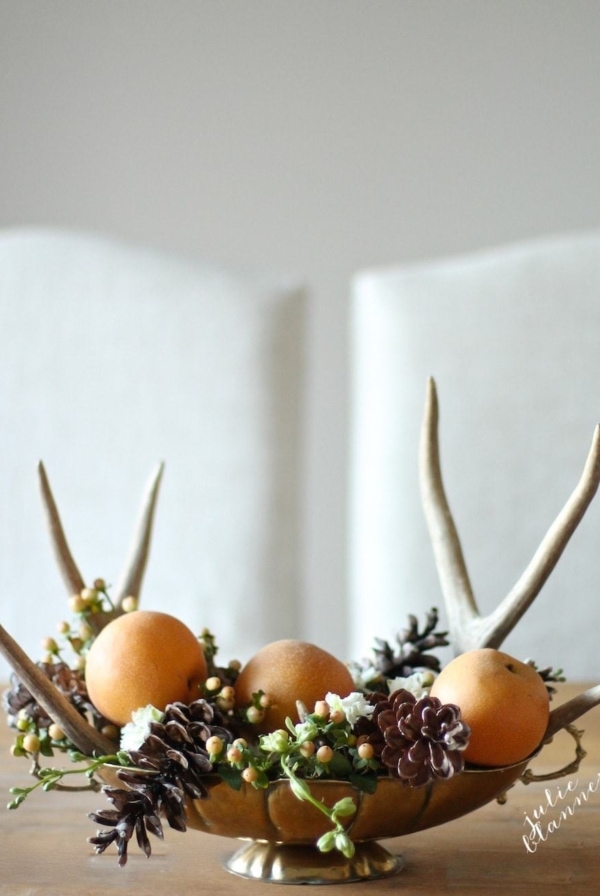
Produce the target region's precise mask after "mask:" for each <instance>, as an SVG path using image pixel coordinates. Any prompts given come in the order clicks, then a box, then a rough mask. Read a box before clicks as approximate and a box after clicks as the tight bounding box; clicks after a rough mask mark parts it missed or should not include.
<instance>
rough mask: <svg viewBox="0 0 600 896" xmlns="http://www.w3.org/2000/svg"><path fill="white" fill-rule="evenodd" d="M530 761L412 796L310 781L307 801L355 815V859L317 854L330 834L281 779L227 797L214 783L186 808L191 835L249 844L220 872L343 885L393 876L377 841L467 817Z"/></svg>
mask: <svg viewBox="0 0 600 896" xmlns="http://www.w3.org/2000/svg"><path fill="white" fill-rule="evenodd" d="M530 759H531V757H528V758H527V759H525V760H523V761H522V762H520V763H518V764H516V765H511V766H506V767H503V768H491V769H474V768H468V769H466V770H465V771H464V772H462V774H460V775H455V776H454V777H453V778H450V779H449V780H440V779H436V780H435V781H433V782H431V783H430V784H428V785H426V786H424V787H420V788H413V787H408V786H407V785H405V784H402V783H401V782H400V781H399V780H397V779H394V778H381V779H380V780H379V781H378V784H377V789H376V790H375V793H373V794H367V793H363V792H362V791H359V790H358V789H357V788H355V787H353V786H352V785H351V784H348V783H345V782H342V781H311V782H310V788H311V792H312V795H313V796H314V797H315V798H316V799H318V800H322V801H323V802H324V803H325V804H326V805H327V806H329V807H331V806H333V805H334V803H336V802H337V801H338V800H340V799H342V798H343V797H347V796H350V797H351V798H352V799H353V800H354V802H355V803H356V805H357V811H356V813H355V814H354V815H353V816H351V817H349V818H347V819H345V821H346V822H347V823H346V825H345V828H346V831H347V833H348V834H349V836H350V837H351V838H352V840H353V842H354V844H355V847H356V852H355V854H354V856H353V858H351V859H346V858H345V857H344V856H342V855H341V854H340V853H337V852H330V853H321V852H319V850H318V849H317V848H316V846H315V843H316V841H317V840H318V838H319V837H320V836H321V835H322V834H324V833H325V832H326V831H328V830H330V829H331V825H330V823H329V821H328V819H327V818H326V817H325V816H324V815H323V814H322V813H320V812H318V811H317V810H316V809H315V808H314V806H311V805H310V803H306V802H301V801H299V800H298V799H297V797H296V796H294V794H293V792H292V789H291V787H290V784H289V781H287V779H281V780H277V781H274V782H272V783H271V784H270V785H269V786H268V787H267V788H266V789H264V790H263V789H255V788H254V787H252V786H251V785H249V784H243V785H242V788H241V789H240V790H233V789H231V788H230V787H229V786H228V785H227V784H225V783H224V782H223V781H221V780H220V779H215V782H214V783H213V782H211V785H210V787H209V794H208V797H207V798H206V799H202V800H193V801H190V802H189V804H188V806H187V815H188V824H189V827H190V828H193V829H195V830H198V831H203V832H204V833H207V834H218V835H220V836H222V837H234V838H238V839H242V840H248V841H250V842H249V843H247V844H245V845H244V846H242V847H241V848H240V849H239V850H238V851H237V852H236V853H235V854H234V855H233V856H231V858H229V859H228V861H227V862H226V864H225V866H226V868H227V869H228V870H229V871H231V872H233V873H234V874H237V875H240V876H242V877H246V878H250V879H253V880H261V881H263V882H272V883H290V884H300V883H314V884H317V883H320V884H325V883H346V882H350V881H358V880H369V879H374V878H378V877H388V876H390V875H392V874H396V873H397V872H398V871H399V870H400V869H401V868H402V867H403V865H404V860H403V859H402V858H401V857H399V856H396V855H393V854H392V853H390V852H389V851H388V850H386V849H384V848H383V847H382V846H381V845H380V844H379V843H377V842H376V841H378V840H382V839H387V838H391V837H400V836H403V835H405V834H412V833H415V832H416V831H421V830H424V829H426V828H431V827H435V826H436V825H440V824H444V823H445V822H447V821H452V820H453V819H455V818H459V817H460V816H461V815H466V814H468V813H469V812H473V811H474V810H475V809H478V808H479V807H480V806H483V805H485V804H486V803H489V802H491V801H492V800H493V799H496V798H498V797H501V796H502V795H503V794H504V793H505V792H506V791H507V790H508V788H509V787H510V786H511V785H512V784H514V782H515V781H516V780H517V779H518V778H519V777H520V776H521V775H522V774H523V772H524V771H525V769H526V767H527V764H528V763H529V761H530Z"/></svg>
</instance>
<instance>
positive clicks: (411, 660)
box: [356, 607, 449, 688]
mask: <svg viewBox="0 0 600 896" xmlns="http://www.w3.org/2000/svg"><path fill="white" fill-rule="evenodd" d="M437 624H438V611H437V609H436V608H435V607H433V608H432V609H431V610H430V611H429V613H428V614H427V618H426V621H425V626H424V628H423V631H421V632H420V631H419V624H418V620H417V617H416V616H413V615H412V614H411V615H409V617H408V626H407V627H406V628H404V629H402V631H400V632H398V634H397V635H396V645H391V644H390V643H389V641H385V640H383V639H382V638H376V639H375V647H374V648H373V659H365V660H363V661H362V662H361V663H358V664H356V665H357V670H358V672H359V674H360V673H362V674H364V673H366V672H369V671H372V670H374V671H375V672H376V673H377V675H376V676H375V677H371V678H370V679H369V681H368V682H367V686H371V687H373V688H375V687H377V686H378V683H381V681H382V680H383V679H386V678H407V677H408V676H409V675H412V673H413V672H414V671H415V670H416V669H431V671H433V672H439V671H440V668H441V664H440V660H439V659H438V657H437V656H434V655H433V654H431V653H429V651H430V650H433V649H435V648H436V647H446V646H447V645H448V643H449V642H448V639H447V637H446V636H447V634H448V633H447V632H436V631H435V629H436V627H437Z"/></svg>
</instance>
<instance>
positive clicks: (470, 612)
mask: <svg viewBox="0 0 600 896" xmlns="http://www.w3.org/2000/svg"><path fill="white" fill-rule="evenodd" d="M438 419H439V410H438V400H437V390H436V386H435V381H434V379H433V378H430V379H429V381H428V383H427V395H426V400H425V413H424V416H423V425H422V429H421V443H420V448H419V474H420V475H419V481H420V486H421V500H422V503H423V510H424V511H425V517H426V520H427V524H428V527H429V533H430V536H431V542H432V546H433V552H434V556H435V562H436V566H437V570H438V576H439V579H440V585H441V587H442V593H443V595H444V601H445V604H446V611H447V613H448V627H449V629H450V637H451V642H452V645H453V647H454V649H455V651H456V652H457V653H463V652H464V651H466V650H470V649H472V646H473V645H472V644H471V640H472V638H471V631H472V625H473V621H474V620H477V619H478V618H479V612H478V609H477V603H476V601H475V596H474V594H473V589H472V588H471V583H470V580H469V574H468V572H467V566H466V563H465V560H464V556H463V552H462V548H461V545H460V540H459V537H458V532H457V529H456V525H455V523H454V520H453V518H452V514H451V512H450V507H449V505H448V500H447V498H446V493H445V491H444V485H443V482H442V473H441V469H440V455H439V442H438Z"/></svg>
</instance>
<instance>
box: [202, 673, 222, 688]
mask: <svg viewBox="0 0 600 896" xmlns="http://www.w3.org/2000/svg"><path fill="white" fill-rule="evenodd" d="M204 687H205V688H206V690H207V691H218V690H219V689H220V687H221V679H220V678H218V677H217V676H216V675H213V676H211V677H210V678H207V679H206V681H205V683H204Z"/></svg>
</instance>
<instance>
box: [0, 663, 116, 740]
mask: <svg viewBox="0 0 600 896" xmlns="http://www.w3.org/2000/svg"><path fill="white" fill-rule="evenodd" d="M36 665H37V667H38V669H40V671H41V672H43V674H44V675H45V676H46V678H47V679H48V680H49V681H51V682H52V684H53V685H54V686H55V687H56V688H57V689H58V690H59V691H60V692H61V694H62V695H63V696H64V697H66V699H67V700H68V701H69V703H70V704H71V705H72V706H74V707H75V709H76V710H77V712H78V713H79V714H80V715H81V716H83V717H84V718H88V720H91V722H92V723H93V725H94V726H95V727H96V728H97V729H98V730H100V729H101V728H102V727H103V726H105V725H107V724H108V720H107V719H106V718H105V717H104V716H102V715H101V714H100V713H99V712H98V710H97V709H96V707H95V706H94V705H93V703H92V701H91V700H90V698H89V695H88V692H87V687H86V684H85V680H84V676H83V674H82V673H81V672H80V671H79V670H77V669H71V668H70V667H69V666H68V665H67V664H66V663H63V662H56V663H42V662H39V663H37V664H36ZM10 681H11V687H10V689H9V690H7V691H5V693H4V694H3V698H2V702H3V708H4V710H5V712H6V713H7V716H8V723H9V725H12V726H14V725H15V724H16V721H17V717H18V713H19V711H20V710H24V711H25V712H26V714H27V716H28V718H30V719H31V720H32V721H33V722H35V724H36V725H37V726H38V728H48V727H49V725H51V724H52V722H53V719H51V718H50V716H49V715H48V713H47V712H46V710H45V709H44V708H43V707H42V706H40V704H39V703H38V702H37V701H36V700H35V698H34V697H33V695H32V694H31V693H30V692H29V691H28V689H27V688H26V687H25V685H24V684H23V682H22V681H20V679H19V677H18V676H17V675H16V673H13V674H12V675H11V680H10Z"/></svg>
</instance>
